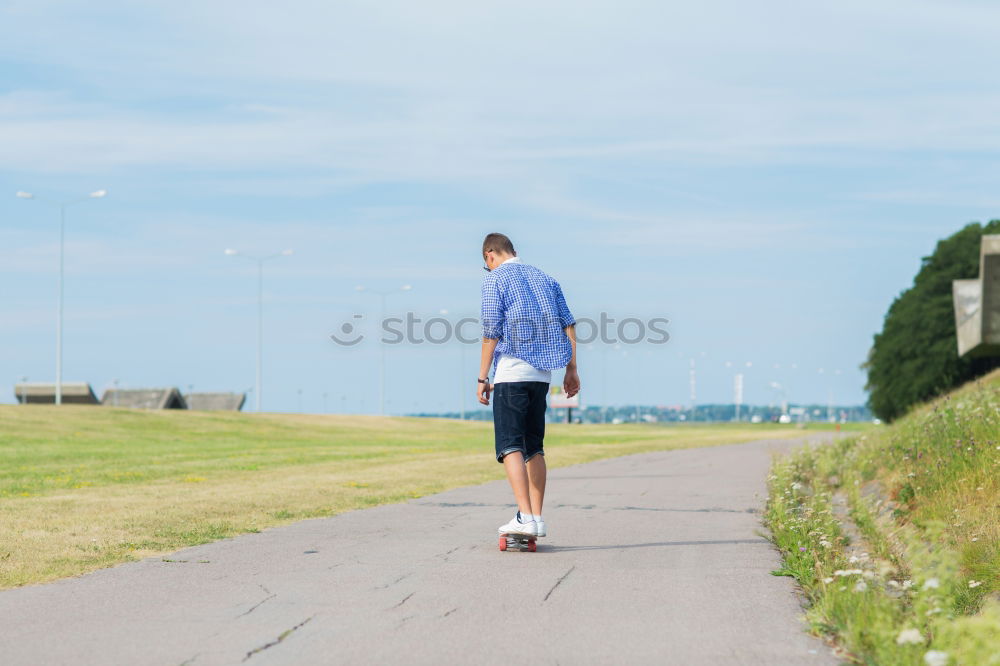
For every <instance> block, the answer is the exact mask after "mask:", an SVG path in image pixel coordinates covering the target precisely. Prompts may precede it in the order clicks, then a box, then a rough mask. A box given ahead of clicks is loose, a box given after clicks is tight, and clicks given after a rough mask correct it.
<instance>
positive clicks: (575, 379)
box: [563, 368, 580, 398]
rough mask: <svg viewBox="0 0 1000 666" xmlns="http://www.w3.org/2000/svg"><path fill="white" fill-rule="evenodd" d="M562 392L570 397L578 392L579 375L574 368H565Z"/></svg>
mask: <svg viewBox="0 0 1000 666" xmlns="http://www.w3.org/2000/svg"><path fill="white" fill-rule="evenodd" d="M563 392H564V393H566V397H567V398H572V397H573V396H574V395H576V394H577V393H579V392H580V375H578V374H577V373H576V368H566V375H565V376H564V377H563Z"/></svg>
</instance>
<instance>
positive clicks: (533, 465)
mask: <svg viewBox="0 0 1000 666" xmlns="http://www.w3.org/2000/svg"><path fill="white" fill-rule="evenodd" d="M525 466H526V467H527V468H528V500H529V501H530V502H531V508H532V509H533V511H532V513H533V514H534V515H536V516H540V515H542V502H543V501H544V500H545V476H546V470H545V456H544V455H542V454H540V453H539V454H537V455H535V456H533V457H532V458H531V460H529V461H528V462H527V463H526V464H525ZM508 474H509V472H508ZM522 512H523V509H522Z"/></svg>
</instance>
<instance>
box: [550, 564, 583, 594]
mask: <svg viewBox="0 0 1000 666" xmlns="http://www.w3.org/2000/svg"><path fill="white" fill-rule="evenodd" d="M573 569H576V565H575V564H574V565H573V566H571V567H570V568H569V571H567V572H566V573H564V574H563V575H562V576H560V577H559V580H557V581H556V584H555V585H553V586H552V587H551V588H549V591H548V594H546V595H545V598H544V599H542V602H543V603H544V602H546V601H548V600H549V597H551V596H552V593H553V592H555V591H556V588H557V587H559V584H560V583H562V582H563V581H564V580H566V577H567V576H569V575H570V574H571V573H573Z"/></svg>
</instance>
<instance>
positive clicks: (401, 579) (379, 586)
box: [375, 571, 413, 590]
mask: <svg viewBox="0 0 1000 666" xmlns="http://www.w3.org/2000/svg"><path fill="white" fill-rule="evenodd" d="M412 575H413V572H412V571H407V572H406V573H405V574H403V575H402V576H400V577H399V578H397V579H396V580H394V581H392V582H391V583H386V584H385V585H377V586H375V589H376V590H385V589H388V588H390V587H392V586H393V585H395V584H397V583H399V582H401V581H403V580H406V579H407V578H409V577H410V576H412Z"/></svg>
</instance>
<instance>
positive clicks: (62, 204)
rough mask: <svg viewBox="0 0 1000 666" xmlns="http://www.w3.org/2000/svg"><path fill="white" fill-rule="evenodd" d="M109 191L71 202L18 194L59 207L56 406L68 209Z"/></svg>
mask: <svg viewBox="0 0 1000 666" xmlns="http://www.w3.org/2000/svg"><path fill="white" fill-rule="evenodd" d="M107 194H108V191H107V190H97V191H95V192H91V193H90V194H88V195H87V196H85V197H81V198H79V199H72V200H70V201H52V200H49V199H44V198H42V197H37V196H35V195H34V194H32V193H30V192H23V191H21V192H18V193H17V197H18V198H19V199H37V200H38V201H41V202H42V203H47V204H52V205H55V206H58V207H59V317H58V323H57V324H56V404H57V405H61V404H62V332H63V276H64V272H65V271H64V268H63V265H64V262H63V257H64V255H65V240H66V209H67V208H68V207H70V206H72V205H73V204H78V203H83V202H84V201H87V200H88V199H100V198H102V197H104V196H107Z"/></svg>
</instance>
